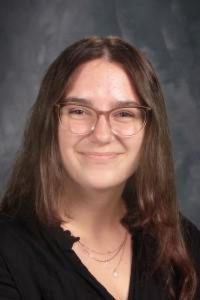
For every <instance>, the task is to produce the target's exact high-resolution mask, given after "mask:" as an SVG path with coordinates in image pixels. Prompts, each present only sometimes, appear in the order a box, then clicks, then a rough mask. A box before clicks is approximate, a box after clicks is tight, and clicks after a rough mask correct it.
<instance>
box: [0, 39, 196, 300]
mask: <svg viewBox="0 0 200 300" xmlns="http://www.w3.org/2000/svg"><path fill="white" fill-rule="evenodd" d="M199 249H200V233H199V231H198V230H197V229H196V227H195V226H194V225H193V224H191V223H190V222H189V221H188V220H186V219H185V218H184V217H183V216H182V215H181V213H180V211H179V208H178V206H177V201H176V189H175V176H174V166H173V159H172V153H171V145H170V138H169V129H168V124H167V116H166V110H165V104H164V99H163V94H162V91H161V88H160V84H159V81H158V79H157V77H156V74H155V71H154V69H153V67H152V66H151V64H150V62H149V61H148V60H147V59H146V58H145V56H144V55H143V54H141V52H140V51H138V50H137V49H136V48H134V47H133V46H131V45H130V44H128V43H127V42H125V41H123V40H121V39H119V38H115V37H106V38H99V37H91V38H86V39H83V40H80V41H78V42H76V43H74V44H73V45H71V46H70V47H68V48H66V49H65V50H64V51H63V52H62V53H61V55H60V56H59V57H58V58H57V59H56V60H55V61H54V62H53V64H52V65H51V66H50V67H49V69H48V71H47V73H46V75H45V77H44V79H43V81H42V84H41V88H40V92H39V95H38V98H37V101H36V103H35V104H34V106H33V109H32V111H31V114H30V115H29V117H28V121H27V128H26V131H25V136H24V142H23V145H22V148H21V150H20V151H19V154H18V158H17V160H16V163H15V166H14V169H13V173H12V176H11V179H10V181H9V184H8V187H7V190H6V192H5V194H4V197H3V199H2V201H1V217H0V299H7V300H8V299H13V300H18V299H23V300H27V299H29V300H32V299H33V300H37V299H45V300H50V299H52V300H62V299H63V300H64V299H81V300H84V299H85V300H89V299H107V300H109V299H110V300H111V299H117V300H125V299H128V300H131V299H134V300H144V299H145V300H146V299H151V300H161V299H163V300H164V299H171V300H172V299H179V300H192V299H193V300H194V299H195V300H197V299H200V291H199V284H198V278H199V268H200V254H199Z"/></svg>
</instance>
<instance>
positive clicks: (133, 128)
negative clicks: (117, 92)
mask: <svg viewBox="0 0 200 300" xmlns="http://www.w3.org/2000/svg"><path fill="white" fill-rule="evenodd" d="M145 123H146V112H145V110H144V109H142V108H138V107H129V108H120V109H116V110H115V111H113V112H112V114H111V116H110V124H111V127H112V129H113V131H114V132H116V133H117V134H119V135H122V136H131V135H133V134H136V133H138V132H139V131H140V130H141V129H142V128H143V127H144V126H145Z"/></svg>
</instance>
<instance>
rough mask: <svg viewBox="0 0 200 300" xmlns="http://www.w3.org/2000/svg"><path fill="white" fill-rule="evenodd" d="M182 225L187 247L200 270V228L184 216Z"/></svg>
mask: <svg viewBox="0 0 200 300" xmlns="http://www.w3.org/2000/svg"><path fill="white" fill-rule="evenodd" d="M181 226H182V232H183V236H184V240H185V243H186V246H187V249H188V251H189V252H190V254H191V256H192V258H193V260H194V262H195V264H196V265H197V267H198V269H199V270H200V230H199V229H198V228H197V227H196V225H194V223H192V222H191V221H190V220H188V219H187V218H186V217H182V222H181Z"/></svg>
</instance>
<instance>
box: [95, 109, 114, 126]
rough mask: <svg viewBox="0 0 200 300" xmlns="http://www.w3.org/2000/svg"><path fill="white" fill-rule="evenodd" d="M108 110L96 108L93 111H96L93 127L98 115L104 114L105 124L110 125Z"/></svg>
mask: <svg viewBox="0 0 200 300" xmlns="http://www.w3.org/2000/svg"><path fill="white" fill-rule="evenodd" d="M110 112H111V111H110V110H96V111H95V113H96V122H95V127H96V125H97V123H98V122H99V118H100V116H104V117H105V119H106V122H107V125H108V126H109V127H111V125H110Z"/></svg>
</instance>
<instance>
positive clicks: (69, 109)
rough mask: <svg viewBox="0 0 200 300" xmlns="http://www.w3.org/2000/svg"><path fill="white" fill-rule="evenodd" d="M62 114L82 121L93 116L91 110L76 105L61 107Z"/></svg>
mask: <svg viewBox="0 0 200 300" xmlns="http://www.w3.org/2000/svg"><path fill="white" fill-rule="evenodd" d="M63 114H64V115H65V116H66V117H69V118H72V119H79V120H84V119H88V118H91V117H92V116H93V114H92V110H90V109H89V108H87V107H83V106H77V105H66V106H65V107H63Z"/></svg>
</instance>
